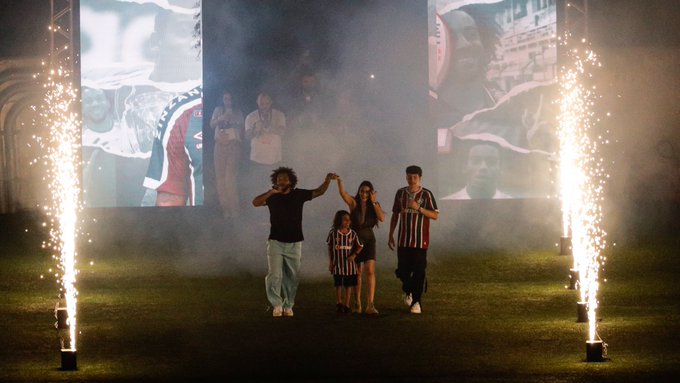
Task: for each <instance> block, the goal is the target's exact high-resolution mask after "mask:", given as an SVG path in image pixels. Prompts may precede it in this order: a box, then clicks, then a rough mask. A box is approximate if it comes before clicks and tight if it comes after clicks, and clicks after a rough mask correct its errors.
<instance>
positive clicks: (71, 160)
mask: <svg viewBox="0 0 680 383" xmlns="http://www.w3.org/2000/svg"><path fill="white" fill-rule="evenodd" d="M45 65H46V64H45V63H43V66H45ZM45 72H46V74H45V75H44V76H45V81H44V84H43V86H44V89H45V98H44V100H43V105H42V108H41V113H40V114H41V120H42V123H43V124H44V126H45V132H46V134H47V137H45V138H42V137H36V140H37V142H38V143H40V145H41V146H42V147H43V148H44V149H45V150H46V154H45V162H46V164H47V165H48V166H47V175H46V176H45V178H44V180H45V181H46V182H47V184H48V186H49V190H50V196H51V201H50V202H51V203H48V204H46V205H45V206H44V207H43V210H44V212H45V214H46V216H47V217H48V222H47V223H45V224H43V225H44V226H48V227H49V229H50V237H49V239H48V240H47V241H46V243H44V244H43V246H44V247H49V248H50V249H52V250H53V255H52V257H53V258H55V260H57V262H58V268H59V272H57V273H55V274H54V275H55V277H56V278H57V280H58V282H59V284H60V286H61V287H60V290H61V291H60V296H61V297H63V298H64V301H65V305H66V310H67V313H68V319H67V324H68V329H69V336H68V337H67V338H66V339H62V349H67V350H72V351H75V350H76V333H77V332H76V317H77V315H76V305H77V296H78V292H77V290H76V275H77V273H78V271H77V268H76V255H77V251H76V240H77V238H78V231H79V226H78V213H79V211H80V209H81V205H80V183H79V172H78V168H79V167H78V164H79V153H80V137H79V131H80V124H79V119H78V115H77V114H76V113H75V112H74V109H75V108H74V106H75V103H76V102H77V95H76V92H75V90H74V88H73V84H72V82H71V80H72V78H71V73H70V72H69V71H67V70H65V69H63V68H61V67H59V68H48V69H47V70H46V71H45ZM36 77H37V76H36Z"/></svg>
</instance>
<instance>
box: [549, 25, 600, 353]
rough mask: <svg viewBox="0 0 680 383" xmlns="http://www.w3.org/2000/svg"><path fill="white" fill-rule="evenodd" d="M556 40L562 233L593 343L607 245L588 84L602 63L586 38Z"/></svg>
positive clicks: (592, 87)
mask: <svg viewBox="0 0 680 383" xmlns="http://www.w3.org/2000/svg"><path fill="white" fill-rule="evenodd" d="M560 41H561V43H562V44H563V46H564V47H565V49H567V50H568V59H567V60H565V61H567V64H566V65H564V66H562V68H561V74H560V116H559V128H558V136H559V141H560V146H559V150H560V156H559V157H560V176H559V177H560V197H561V201H562V217H563V231H564V236H571V238H572V253H573V260H574V263H573V269H574V270H578V272H579V294H580V301H581V302H586V304H587V309H588V323H589V331H588V340H589V341H594V340H596V337H597V338H599V336H598V335H597V321H596V311H597V307H598V300H597V292H598V289H599V270H600V267H601V266H602V265H603V263H604V260H605V258H604V256H603V255H602V251H603V250H604V247H605V245H606V241H605V232H604V230H603V229H602V228H601V221H602V208H601V202H602V200H603V187H604V181H605V179H606V178H607V175H606V173H605V172H604V170H603V159H602V158H601V157H600V155H599V154H598V153H599V147H600V144H599V142H600V141H601V140H602V138H601V137H599V136H598V137H593V135H595V133H594V130H593V126H594V123H595V122H597V117H596V116H595V112H594V105H595V101H596V100H597V98H598V95H597V89H596V86H595V85H592V84H591V83H592V81H593V73H594V72H595V71H596V70H597V69H598V68H600V67H601V66H602V65H601V63H600V62H599V60H598V57H597V55H596V54H595V52H593V51H592V50H591V49H589V48H588V47H587V44H586V43H585V41H581V43H580V44H572V43H568V37H567V38H561V39H560ZM571 45H577V47H572V46H571Z"/></svg>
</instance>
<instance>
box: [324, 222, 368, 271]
mask: <svg viewBox="0 0 680 383" xmlns="http://www.w3.org/2000/svg"><path fill="white" fill-rule="evenodd" d="M326 243H327V244H328V249H329V251H330V252H331V256H332V257H333V258H332V259H333V264H334V265H335V267H334V268H333V275H356V274H357V264H356V262H354V261H350V260H349V259H347V257H349V256H350V255H352V252H353V251H354V252H356V253H358V252H360V251H361V249H362V248H363V247H364V245H363V244H362V243H361V241H359V236H358V235H357V233H356V231H354V230H352V229H350V230H349V232H347V233H344V234H343V233H341V232H340V230H336V229H331V231H330V232H329V233H328V238H326Z"/></svg>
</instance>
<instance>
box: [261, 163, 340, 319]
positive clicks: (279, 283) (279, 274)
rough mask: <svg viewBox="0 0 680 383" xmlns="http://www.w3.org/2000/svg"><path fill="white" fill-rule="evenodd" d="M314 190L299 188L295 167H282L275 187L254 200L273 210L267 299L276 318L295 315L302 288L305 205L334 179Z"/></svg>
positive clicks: (273, 176)
mask: <svg viewBox="0 0 680 383" xmlns="http://www.w3.org/2000/svg"><path fill="white" fill-rule="evenodd" d="M337 178H338V176H337V175H336V174H334V173H328V174H327V175H326V179H325V180H324V182H323V183H322V184H321V185H320V186H319V187H318V188H316V189H314V190H307V189H296V188H295V186H296V185H297V175H296V174H295V171H293V169H291V168H286V167H279V168H277V169H275V170H274V171H273V172H272V174H271V182H272V188H271V190H269V191H267V192H266V193H263V194H260V195H259V196H257V197H255V199H253V206H255V207H258V206H265V205H266V206H267V207H269V217H270V218H269V222H270V224H271V230H270V232H269V239H268V241H267V265H268V272H267V277H266V278H265V286H266V292H267V299H268V300H269V303H271V305H272V306H273V307H274V309H273V316H275V317H280V316H282V315H283V316H293V305H294V304H295V294H296V292H297V287H298V282H299V278H298V270H299V269H300V257H301V256H302V241H303V240H304V237H303V235H302V208H303V205H304V203H305V202H307V201H309V200H311V199H314V198H316V197H319V196H321V195H323V194H324V193H325V192H326V190H327V189H328V185H329V184H330V182H331V180H334V179H337Z"/></svg>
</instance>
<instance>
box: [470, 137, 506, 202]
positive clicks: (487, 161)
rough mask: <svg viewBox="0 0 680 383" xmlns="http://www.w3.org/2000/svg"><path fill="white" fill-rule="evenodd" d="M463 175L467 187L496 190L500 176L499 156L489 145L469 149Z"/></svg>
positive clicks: (496, 150)
mask: <svg viewBox="0 0 680 383" xmlns="http://www.w3.org/2000/svg"><path fill="white" fill-rule="evenodd" d="M465 174H466V175H467V179H468V186H469V187H472V188H475V189H483V190H486V189H489V190H494V191H495V189H496V182H497V179H498V176H499V175H500V155H499V153H498V149H496V148H495V147H493V146H491V145H476V146H473V147H472V148H471V149H470V154H469V155H468V161H467V166H466V171H465Z"/></svg>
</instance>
